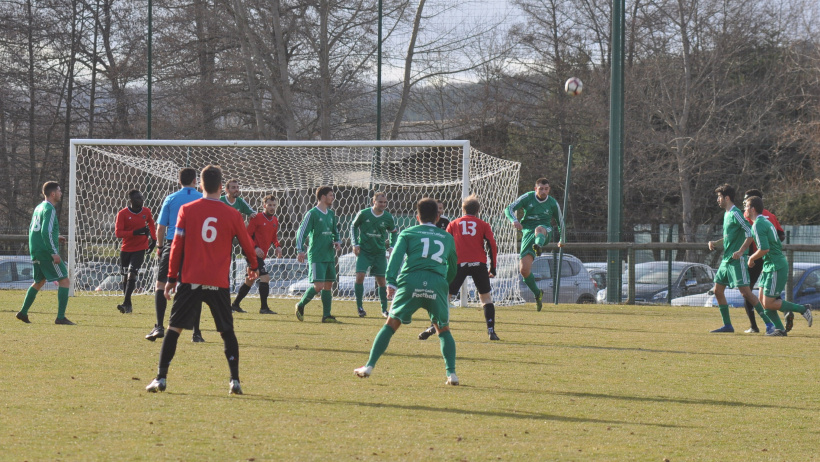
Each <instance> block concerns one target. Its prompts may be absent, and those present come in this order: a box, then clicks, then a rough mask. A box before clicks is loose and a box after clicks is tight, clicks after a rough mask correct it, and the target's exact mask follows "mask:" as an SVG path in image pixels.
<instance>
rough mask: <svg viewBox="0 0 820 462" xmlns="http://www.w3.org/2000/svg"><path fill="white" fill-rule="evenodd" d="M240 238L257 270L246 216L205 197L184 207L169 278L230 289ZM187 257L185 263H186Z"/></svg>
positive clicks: (181, 209) (246, 253)
mask: <svg viewBox="0 0 820 462" xmlns="http://www.w3.org/2000/svg"><path fill="white" fill-rule="evenodd" d="M234 236H236V238H237V239H239V245H240V246H242V251H243V252H244V253H245V256H246V257H248V261H249V262H250V263H249V264H250V265H251V266H252V268H251V269H256V253H255V251H254V247H253V242H252V241H251V237H250V236H248V232H247V231H246V230H245V222H244V221H243V220H242V215H241V214H240V213H239V212H237V211H236V209H234V208H232V207H231V206H229V205H227V204H225V203H223V202H221V201H220V200H219V199H208V198H202V199H197V200H195V201H193V202H189V203H187V204H185V205H183V206H182V207H181V208H180V209H179V215H178V216H177V225H176V234H174V242H173V243H172V244H171V260H170V262H169V264H168V277H169V278H177V275H178V274H179V273H180V266H182V277H181V278H178V279H179V280H180V281H182V282H185V283H188V284H202V285H206V286H215V287H222V288H225V289H227V288H228V287H230V284H229V279H230V276H229V274H230V270H231V259H232V258H233V238H234ZM183 257H184V262H183Z"/></svg>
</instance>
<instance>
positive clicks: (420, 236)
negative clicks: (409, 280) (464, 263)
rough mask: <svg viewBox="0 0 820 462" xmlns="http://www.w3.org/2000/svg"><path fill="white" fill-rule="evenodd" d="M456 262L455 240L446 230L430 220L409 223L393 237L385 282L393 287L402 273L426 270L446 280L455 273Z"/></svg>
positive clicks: (448, 280)
mask: <svg viewBox="0 0 820 462" xmlns="http://www.w3.org/2000/svg"><path fill="white" fill-rule="evenodd" d="M405 255H406V256H407V258H406V259H405V258H404V257H405ZM457 266H458V257H457V256H456V243H455V241H454V240H453V236H452V235H451V234H450V233H448V232H447V231H443V230H441V229H439V228H437V227H436V226H435V225H433V224H424V225H418V226H413V227H411V228H407V229H405V230H404V231H402V232H401V234H399V238H398V239H397V240H396V247H395V248H394V250H393V254H392V255H391V256H390V263H388V265H387V283H388V284H390V285H391V286H394V287H396V286H399V285H401V283H402V279H403V278H404V277H405V275H408V274H412V273H414V272H416V271H429V272H432V273H436V274H438V275H440V276H441V277H442V278H444V279H445V280H446V281H447V283H448V284H449V283H450V281H452V280H453V278H455V277H456V270H457ZM399 268H401V273H399Z"/></svg>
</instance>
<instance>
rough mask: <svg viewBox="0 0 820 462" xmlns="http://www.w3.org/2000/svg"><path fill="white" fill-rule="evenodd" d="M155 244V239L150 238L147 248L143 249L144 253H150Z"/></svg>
mask: <svg viewBox="0 0 820 462" xmlns="http://www.w3.org/2000/svg"><path fill="white" fill-rule="evenodd" d="M156 246H157V241H155V240H153V239H151V243H150V244H148V248H147V249H145V253H151V252H153V251H154V248H155V247H156Z"/></svg>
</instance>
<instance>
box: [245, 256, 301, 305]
mask: <svg viewBox="0 0 820 462" xmlns="http://www.w3.org/2000/svg"><path fill="white" fill-rule="evenodd" d="M265 269H266V270H267V271H268V274H269V275H270V282H269V283H268V285H269V286H270V296H271V297H279V296H284V295H288V287H289V286H290V285H291V284H293V283H294V282H298V281H300V280H303V279H305V278H307V274H308V266H307V263H299V260H297V259H295V258H266V259H265ZM247 274H248V262H247V260H245V259H244V258H237V259H236V273H235V277H234V290H233V291H234V292H236V291H237V290H239V287H240V286H241V285H242V284H244V283H245V276H246V275H247ZM248 293H249V294H258V293H259V285H258V284H254V285H253V286H251V290H250V292H248Z"/></svg>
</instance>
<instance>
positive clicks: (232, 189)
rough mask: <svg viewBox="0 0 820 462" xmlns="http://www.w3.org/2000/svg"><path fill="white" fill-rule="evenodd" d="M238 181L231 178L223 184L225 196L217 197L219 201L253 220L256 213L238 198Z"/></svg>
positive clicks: (243, 200)
mask: <svg viewBox="0 0 820 462" xmlns="http://www.w3.org/2000/svg"><path fill="white" fill-rule="evenodd" d="M239 193H240V191H239V180H237V179H235V178H233V179H230V180H228V182H227V183H225V194H223V195H222V196H220V197H219V200H221V201H222V202H224V203H226V204H228V205H230V206H231V207H233V208H235V209H236V210H237V211H238V212H239V213H241V214H242V215H244V216H246V217H249V218H253V217H255V216H256V212H255V211H254V210H253V209H252V208H251V206H250V205H248V203H247V202H245V199H242V198H241V197H240V196H239Z"/></svg>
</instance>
